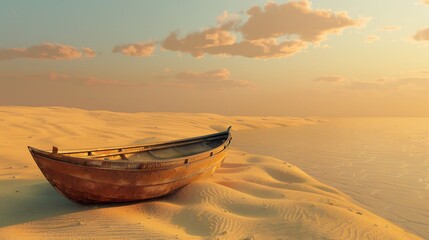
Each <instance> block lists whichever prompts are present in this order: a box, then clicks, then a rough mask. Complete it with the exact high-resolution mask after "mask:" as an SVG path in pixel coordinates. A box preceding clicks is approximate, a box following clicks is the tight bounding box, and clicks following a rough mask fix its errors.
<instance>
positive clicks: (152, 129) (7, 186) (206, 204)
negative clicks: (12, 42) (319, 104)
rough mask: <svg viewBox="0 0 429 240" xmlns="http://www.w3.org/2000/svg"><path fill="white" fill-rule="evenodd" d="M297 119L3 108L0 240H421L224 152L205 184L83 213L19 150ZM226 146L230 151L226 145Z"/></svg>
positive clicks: (261, 160) (320, 189) (323, 190)
mask: <svg viewBox="0 0 429 240" xmlns="http://www.w3.org/2000/svg"><path fill="white" fill-rule="evenodd" d="M314 123H316V121H313V120H309V119H307V120H306V119H297V118H273V117H267V118H260V117H225V116H219V115H214V114H180V113H135V114H130V113H113V112H104V111H84V110H79V109H70V108H56V107H55V108H54V107H51V108H27V107H0V131H1V135H0V189H1V190H0V216H2V217H1V218H0V226H1V228H0V239H106V238H109V239H206V238H209V239H419V238H418V237H416V236H414V235H412V234H410V233H407V232H406V231H404V230H403V229H401V228H399V227H397V226H396V225H394V224H392V223H390V222H388V221H386V220H384V219H382V218H380V217H378V216H376V215H374V214H372V213H371V212H369V211H367V210H365V209H362V208H361V207H359V206H356V205H355V204H353V203H351V201H350V199H349V197H348V196H346V195H345V194H343V193H341V192H339V191H337V190H336V189H334V188H332V187H329V186H327V185H325V184H322V183H320V182H318V181H316V180H315V179H313V178H311V177H310V176H308V175H307V174H305V173H304V172H303V171H301V170H300V169H298V168H297V167H296V166H294V165H292V164H290V163H286V162H284V161H282V160H279V159H275V158H271V157H266V156H258V155H252V154H249V153H246V152H243V151H240V150H238V149H234V148H233V149H231V150H230V151H229V153H228V157H227V159H226V160H225V163H224V165H223V167H222V168H220V169H219V170H218V171H217V172H216V173H215V174H214V176H213V177H212V178H209V179H207V180H205V181H197V182H194V183H192V184H190V185H188V186H186V187H184V188H182V189H181V190H179V191H178V192H176V193H175V194H173V195H169V196H166V197H161V198H157V199H153V200H149V201H145V202H141V203H135V204H115V205H95V206H81V205H77V204H74V203H72V202H70V201H69V200H67V199H65V198H64V197H62V196H61V195H60V194H58V193H57V192H55V190H54V189H53V188H52V187H51V186H50V185H49V183H48V182H47V181H45V180H44V177H43V176H42V174H41V173H40V171H39V170H38V168H37V166H36V165H35V164H34V163H33V161H32V159H31V157H30V155H29V153H28V151H27V149H26V146H27V145H33V146H36V147H40V148H48V149H49V148H50V147H51V146H52V145H56V146H58V147H60V149H61V148H83V147H88V146H94V147H96V146H113V145H118V144H119V145H123V144H134V143H147V142H157V141H164V140H172V139H176V138H182V137H190V136H195V135H202V134H206V133H211V132H213V131H216V130H223V129H225V128H226V127H227V126H229V125H232V126H233V129H234V131H239V130H242V129H249V128H266V127H277V126H294V125H300V124H314ZM232 146H233V145H232Z"/></svg>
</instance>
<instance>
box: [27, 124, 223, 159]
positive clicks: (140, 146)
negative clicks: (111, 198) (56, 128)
mask: <svg viewBox="0 0 429 240" xmlns="http://www.w3.org/2000/svg"><path fill="white" fill-rule="evenodd" d="M230 130H231V126H229V127H228V128H227V130H225V131H222V132H217V133H212V134H208V135H203V136H197V137H190V138H183V139H177V140H171V141H166V142H155V143H151V144H148V145H144V144H139V145H124V146H113V147H101V148H88V149H68V150H63V151H58V154H73V153H84V152H97V151H109V150H116V149H127V148H143V147H151V146H162V145H167V144H172V143H180V142H187V141H192V140H197V139H203V138H209V137H215V136H217V135H223V134H225V133H230ZM29 147H30V146H29ZM38 150H40V149H38ZM40 151H45V150H40ZM45 152H49V151H45Z"/></svg>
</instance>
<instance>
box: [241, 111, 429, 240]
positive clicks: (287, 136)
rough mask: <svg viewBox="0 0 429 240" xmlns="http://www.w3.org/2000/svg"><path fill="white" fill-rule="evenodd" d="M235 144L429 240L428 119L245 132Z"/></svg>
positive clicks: (342, 122) (345, 122) (343, 121)
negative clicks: (282, 162)
mask: <svg viewBox="0 0 429 240" xmlns="http://www.w3.org/2000/svg"><path fill="white" fill-rule="evenodd" d="M265 139H271V141H268V142H266V141H264V140H265ZM235 140H236V141H235V144H236V145H235V146H237V147H239V148H241V149H243V150H248V151H250V152H253V153H258V154H270V155H272V156H276V157H278V158H282V159H284V158H287V159H288V160H289V161H292V162H294V163H295V164H296V165H297V166H299V167H300V168H301V169H303V170H304V171H306V172H307V173H309V174H311V175H312V176H313V177H315V178H316V179H319V180H321V181H322V182H324V183H327V184H329V185H331V186H334V187H336V188H338V189H340V190H341V191H343V192H345V193H346V194H348V195H349V196H352V198H353V199H354V200H356V201H357V202H359V203H360V204H361V205H363V206H365V207H366V208H368V209H370V210H371V211H373V212H375V213H377V214H380V215H381V216H383V217H385V218H387V219H389V220H391V221H393V222H394V223H396V224H398V225H400V226H402V227H404V228H406V229H409V230H410V231H412V232H415V233H417V234H419V235H421V236H422V237H424V238H425V239H429V204H428V201H429V119H425V118H414V119H413V118H408V119H407V118H372V119H365V118H355V119H328V120H327V121H326V122H324V123H320V124H317V125H311V126H310V125H306V126H301V127H296V128H277V129H259V130H249V131H240V132H238V133H237V134H236V135H235Z"/></svg>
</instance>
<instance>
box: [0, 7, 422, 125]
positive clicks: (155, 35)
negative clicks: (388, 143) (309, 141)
mask: <svg viewBox="0 0 429 240" xmlns="http://www.w3.org/2000/svg"><path fill="white" fill-rule="evenodd" d="M3 5H4V7H2V9H0V29H1V30H2V38H1V40H0V105H25V106H66V107H77V108H84V109H102V110H112V111H131V112H136V111H160V112H169V111H174V112H212V113H219V114H227V115H277V116H278V115H292V116H405V117H414V116H426V117H428V116H429V48H428V47H429V2H428V1H426V0H421V1H417V0H416V1H409V0H398V1H395V2H392V1H387V0H380V1H376V2H374V1H370V0H363V1H359V2H350V1H346V2H333V1H328V0H321V1H306V0H301V1H272V2H271V1H259V0H254V1H226V0H222V1H196V0H192V1H187V2H185V3H184V2H181V1H170V2H168V3H165V2H158V1H130V2H127V3H126V4H125V3H121V2H116V1H103V2H101V1H100V2H98V1H92V2H90V3H87V2H84V1H73V2H65V1H64V2H61V1H60V2H52V1H38V2H25V3H24V2H12V1H11V2H6V3H4V4H3Z"/></svg>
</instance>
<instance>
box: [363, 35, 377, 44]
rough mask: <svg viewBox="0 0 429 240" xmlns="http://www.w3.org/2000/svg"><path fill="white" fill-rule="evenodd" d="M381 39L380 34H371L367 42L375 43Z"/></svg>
mask: <svg viewBox="0 0 429 240" xmlns="http://www.w3.org/2000/svg"><path fill="white" fill-rule="evenodd" d="M379 39H380V37H379V36H375V35H369V36H367V37H366V39H365V42H366V43H373V42H376V41H378V40H379Z"/></svg>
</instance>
